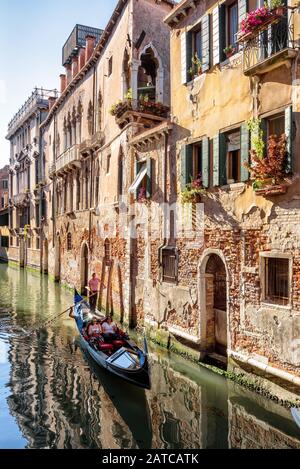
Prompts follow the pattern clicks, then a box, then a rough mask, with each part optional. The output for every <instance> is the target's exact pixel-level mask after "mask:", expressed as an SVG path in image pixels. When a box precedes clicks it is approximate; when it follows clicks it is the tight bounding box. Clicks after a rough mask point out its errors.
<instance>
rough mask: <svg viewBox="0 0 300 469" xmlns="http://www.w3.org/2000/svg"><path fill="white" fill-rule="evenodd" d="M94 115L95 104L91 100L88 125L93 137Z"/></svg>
mask: <svg viewBox="0 0 300 469" xmlns="http://www.w3.org/2000/svg"><path fill="white" fill-rule="evenodd" d="M93 115H94V108H93V103H92V101H91V100H90V101H89V106H88V112H87V123H88V132H89V135H92V133H93Z"/></svg>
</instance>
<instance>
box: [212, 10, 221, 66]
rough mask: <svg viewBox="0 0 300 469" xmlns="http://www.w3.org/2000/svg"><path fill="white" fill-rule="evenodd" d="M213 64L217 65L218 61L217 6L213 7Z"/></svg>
mask: <svg viewBox="0 0 300 469" xmlns="http://www.w3.org/2000/svg"><path fill="white" fill-rule="evenodd" d="M212 17H213V20H212V22H213V36H212V39H213V65H217V64H218V63H219V61H220V43H219V27H220V25H219V7H216V8H214V9H213V13H212Z"/></svg>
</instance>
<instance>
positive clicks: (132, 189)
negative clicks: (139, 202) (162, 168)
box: [129, 163, 147, 194]
mask: <svg viewBox="0 0 300 469" xmlns="http://www.w3.org/2000/svg"><path fill="white" fill-rule="evenodd" d="M146 174H147V166H146V163H145V164H143V166H142V167H141V169H140V171H139V173H138V174H137V176H136V178H135V180H134V181H133V183H132V184H131V186H130V187H129V192H131V193H132V194H134V193H135V192H136V191H137V190H138V188H139V186H140V184H141V182H142V180H143V179H144V177H145V176H146Z"/></svg>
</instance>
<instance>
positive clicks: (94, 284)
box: [88, 273, 100, 311]
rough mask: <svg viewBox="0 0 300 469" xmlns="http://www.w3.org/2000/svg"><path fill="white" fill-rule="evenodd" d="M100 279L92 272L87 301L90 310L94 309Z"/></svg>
mask: <svg viewBox="0 0 300 469" xmlns="http://www.w3.org/2000/svg"><path fill="white" fill-rule="evenodd" d="M99 285H100V280H99V279H98V277H97V275H96V274H95V273H93V275H92V278H91V280H90V281H89V286H88V290H89V303H90V307H91V310H92V311H95V310H96V306H97V300H98V293H99Z"/></svg>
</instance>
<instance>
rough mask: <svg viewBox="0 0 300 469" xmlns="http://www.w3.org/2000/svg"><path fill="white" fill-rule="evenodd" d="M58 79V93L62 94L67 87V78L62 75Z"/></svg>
mask: <svg viewBox="0 0 300 469" xmlns="http://www.w3.org/2000/svg"><path fill="white" fill-rule="evenodd" d="M59 77H60V92H61V93H63V92H64V91H65V89H66V87H67V77H66V75H65V74H64V73H62V74H61V75H59Z"/></svg>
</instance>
